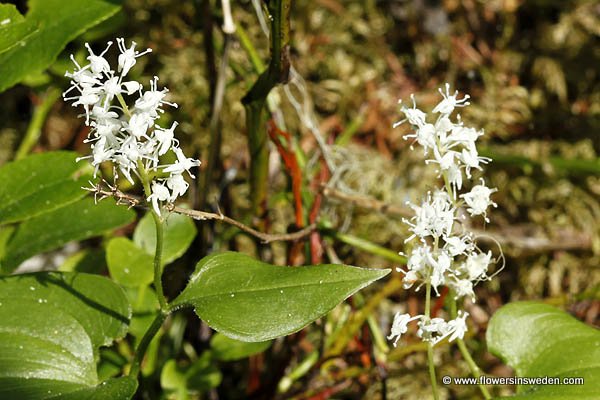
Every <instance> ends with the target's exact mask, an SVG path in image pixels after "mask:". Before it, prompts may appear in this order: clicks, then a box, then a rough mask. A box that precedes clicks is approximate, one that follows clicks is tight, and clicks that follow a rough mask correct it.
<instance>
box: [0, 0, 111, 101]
mask: <svg viewBox="0 0 600 400" xmlns="http://www.w3.org/2000/svg"><path fill="white" fill-rule="evenodd" d="M119 3H120V1H116V0H115V1H111V0H87V1H86V2H85V7H82V2H81V1H77V0H29V2H28V3H27V5H28V7H29V11H28V13H27V15H26V16H25V18H23V17H22V16H21V15H17V14H18V12H17V11H16V9H15V8H14V6H12V5H2V6H0V17H2V20H3V21H4V20H7V19H8V20H9V22H7V23H5V24H4V25H2V26H1V27H0V37H2V39H0V71H2V74H1V75H0V91H4V90H6V89H7V88H9V87H11V86H13V85H15V84H17V83H19V82H21V81H22V80H23V79H24V78H25V77H26V76H27V75H29V74H32V73H36V72H40V71H42V70H44V69H45V68H47V67H48V66H49V65H50V64H51V63H52V62H53V61H54V60H55V59H56V57H57V56H58V54H59V53H60V52H61V51H62V49H63V48H64V47H65V45H66V44H67V43H68V42H70V41H71V40H73V39H74V38H76V37H77V36H79V35H80V34H81V33H83V32H85V31H86V30H87V29H88V28H90V27H92V26H94V25H96V24H98V23H100V22H102V21H103V20H105V19H106V18H108V17H110V16H111V15H113V14H115V13H116V12H117V11H119V9H120V5H119ZM13 25H14V26H13Z"/></svg>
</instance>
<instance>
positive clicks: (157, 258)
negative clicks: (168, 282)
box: [138, 162, 169, 312]
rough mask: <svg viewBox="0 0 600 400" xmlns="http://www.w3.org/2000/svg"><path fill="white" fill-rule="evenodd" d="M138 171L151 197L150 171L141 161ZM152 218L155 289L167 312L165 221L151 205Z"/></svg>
mask: <svg viewBox="0 0 600 400" xmlns="http://www.w3.org/2000/svg"><path fill="white" fill-rule="evenodd" d="M138 172H139V174H140V178H141V180H142V185H143V186H144V193H145V194H146V198H148V197H150V195H151V194H152V190H151V189H150V179H149V177H148V173H147V172H146V169H145V168H144V165H143V164H142V163H141V162H138ZM150 210H151V211H150V212H151V213H152V218H153V219H154V226H155V227H156V248H155V251H154V289H155V290H156V297H158V303H159V304H160V310H161V312H167V311H168V310H169V305H168V304H167V300H166V299H165V295H164V293H163V286H162V251H163V237H164V229H163V221H162V219H161V218H160V216H159V215H158V214H157V213H156V211H154V210H153V209H152V207H150Z"/></svg>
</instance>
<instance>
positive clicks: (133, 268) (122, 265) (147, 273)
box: [106, 237, 154, 287]
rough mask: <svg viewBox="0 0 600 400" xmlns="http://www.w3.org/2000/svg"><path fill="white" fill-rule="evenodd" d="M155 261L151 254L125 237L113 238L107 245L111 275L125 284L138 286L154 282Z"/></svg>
mask: <svg viewBox="0 0 600 400" xmlns="http://www.w3.org/2000/svg"><path fill="white" fill-rule="evenodd" d="M153 261H154V260H153V259H152V256H151V255H150V254H148V253H146V252H145V251H144V250H142V249H140V248H139V247H138V246H136V245H135V244H134V243H133V242H132V241H131V240H129V239H127V238H124V237H118V238H114V239H111V240H110V242H108V246H107V247H106V262H107V263H108V270H109V271H110V276H111V277H112V278H113V280H114V281H115V282H117V283H120V284H121V285H123V286H127V287H136V286H143V285H148V284H150V283H152V280H153V279H154V269H153Z"/></svg>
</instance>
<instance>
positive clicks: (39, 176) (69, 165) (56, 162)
mask: <svg viewBox="0 0 600 400" xmlns="http://www.w3.org/2000/svg"><path fill="white" fill-rule="evenodd" d="M76 158H77V153H73V152H68V151H56V152H48V153H41V154H35V155H31V156H29V157H26V158H24V159H22V160H19V161H14V162H11V163H8V164H6V165H4V166H3V167H2V168H0V182H1V183H2V184H0V224H5V223H9V222H17V221H22V220H25V219H29V218H32V217H35V216H36V215H40V214H43V213H46V212H48V211H52V210H54V209H57V208H60V207H62V206H64V205H65V204H68V203H72V202H74V201H76V200H78V199H80V198H82V197H83V196H85V195H86V193H87V192H86V191H85V190H82V189H81V187H82V186H85V185H87V184H88V180H90V179H91V175H90V174H89V170H88V169H89V168H88V164H87V163H85V162H80V163H77V162H75V159H76Z"/></svg>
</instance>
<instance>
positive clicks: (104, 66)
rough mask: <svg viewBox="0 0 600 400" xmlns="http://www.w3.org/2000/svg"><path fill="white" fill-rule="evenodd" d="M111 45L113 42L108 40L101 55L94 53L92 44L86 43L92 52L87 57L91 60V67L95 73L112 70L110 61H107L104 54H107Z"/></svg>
mask: <svg viewBox="0 0 600 400" xmlns="http://www.w3.org/2000/svg"><path fill="white" fill-rule="evenodd" d="M111 45H112V42H108V43H107V46H106V49H104V51H103V52H102V53H101V54H100V55H99V56H97V55H95V54H94V51H93V50H92V48H91V47H90V45H89V44H88V43H86V44H85V47H86V48H87V49H88V51H89V53H90V55H89V56H88V57H87V60H88V61H89V62H90V69H91V70H92V73H93V74H95V75H98V74H101V73H103V72H105V73H106V72H109V71H110V64H109V63H108V61H106V59H105V58H104V55H105V54H106V52H107V51H108V49H110V46H111Z"/></svg>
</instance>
